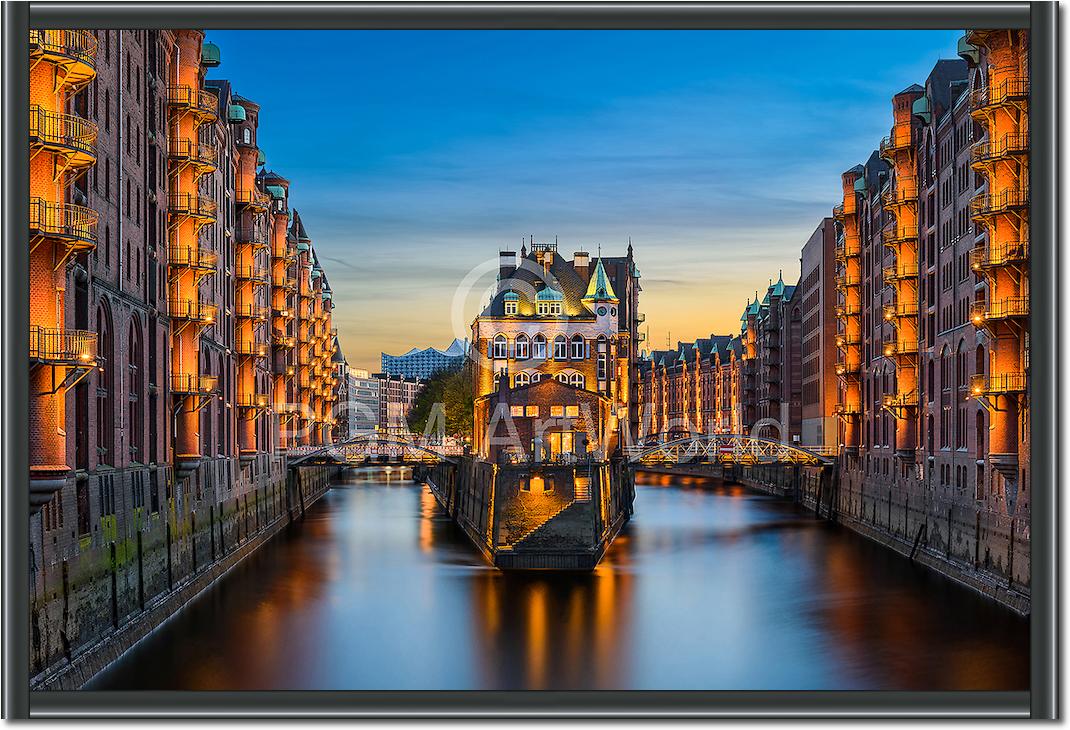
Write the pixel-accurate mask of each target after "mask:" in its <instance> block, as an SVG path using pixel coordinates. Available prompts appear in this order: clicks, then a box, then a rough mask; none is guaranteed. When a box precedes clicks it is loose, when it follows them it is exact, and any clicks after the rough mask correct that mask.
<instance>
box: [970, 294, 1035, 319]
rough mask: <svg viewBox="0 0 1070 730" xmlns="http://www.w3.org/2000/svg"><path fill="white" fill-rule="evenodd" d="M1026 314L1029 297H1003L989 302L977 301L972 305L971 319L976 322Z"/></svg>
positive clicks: (1025, 315)
mask: <svg viewBox="0 0 1070 730" xmlns="http://www.w3.org/2000/svg"><path fill="white" fill-rule="evenodd" d="M1028 316H1029V297H1004V298H1002V299H996V300H994V301H991V302H977V303H975V304H974V305H973V319H974V322H977V323H980V322H982V321H984V320H988V319H1007V318H1009V317H1028Z"/></svg>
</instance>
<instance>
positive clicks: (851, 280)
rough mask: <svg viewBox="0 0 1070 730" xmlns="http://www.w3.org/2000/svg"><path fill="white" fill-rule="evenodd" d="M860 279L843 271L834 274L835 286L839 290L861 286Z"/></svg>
mask: <svg viewBox="0 0 1070 730" xmlns="http://www.w3.org/2000/svg"><path fill="white" fill-rule="evenodd" d="M861 285H862V278H861V277H860V276H858V275H855V276H849V275H848V274H847V272H845V271H838V272H836V286H838V287H840V288H841V289H843V288H846V287H849V286H861Z"/></svg>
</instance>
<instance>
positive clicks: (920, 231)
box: [834, 31, 1029, 600]
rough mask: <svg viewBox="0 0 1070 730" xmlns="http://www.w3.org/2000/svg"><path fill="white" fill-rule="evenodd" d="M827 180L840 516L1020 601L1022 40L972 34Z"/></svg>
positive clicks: (1024, 454) (1023, 556)
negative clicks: (864, 154) (833, 194)
mask: <svg viewBox="0 0 1070 730" xmlns="http://www.w3.org/2000/svg"><path fill="white" fill-rule="evenodd" d="M959 54H960V56H962V60H951V61H940V62H938V63H937V64H936V66H935V67H934V68H933V70H932V72H931V73H930V75H929V77H928V78H927V79H926V81H925V84H924V86H921V85H913V86H911V87H909V88H907V89H905V90H904V91H903V92H901V93H900V94H897V95H896V96H895V97H894V98H893V104H892V106H893V127H892V132H891V135H890V136H889V137H887V138H886V139H885V140H884V141H883V142H882V143H881V147H880V151H879V153H874V155H873V156H872V157H871V158H870V159H869V160H868V161H867V163H866V164H865V165H862V166H856V167H854V168H851V170H848V171H847V172H846V173H844V175H843V190H844V199H843V203H842V205H840V206H837V208H836V210H835V211H834V213H835V217H836V219H837V221H838V240H837V258H838V259H839V261H840V267H839V270H838V274H837V284H838V288H839V290H840V295H839V300H838V302H837V304H838V308H837V312H838V315H839V317H838V319H839V328H840V335H839V337H838V345H839V349H840V354H839V360H838V367H837V371H838V372H839V373H840V388H839V392H840V396H839V402H838V405H837V409H838V411H839V414H840V416H841V420H842V424H843V425H842V430H841V438H842V444H843V448H842V457H841V459H842V461H841V486H840V489H841V495H840V500H841V508H842V509H843V510H844V511H845V512H846V513H847V516H848V517H850V518H851V519H853V520H855V521H857V522H858V523H859V524H861V525H862V527H863V529H867V530H872V531H873V532H874V533H875V534H877V535H878V536H879V537H880V538H881V539H883V540H886V541H891V542H896V541H898V542H903V543H906V542H912V541H914V540H915V539H916V538H917V539H920V540H922V541H923V544H924V545H925V546H926V547H927V548H928V549H929V550H931V551H933V552H934V553H939V554H940V556H941V558H943V560H944V561H945V563H946V564H947V565H950V566H951V568H950V570H951V571H952V572H953V573H965V574H969V575H971V576H974V578H971V579H976V580H982V581H998V582H999V583H1000V584H1001V585H1002V586H1003V587H1002V588H1000V590H1001V591H1003V592H1004V593H1006V594H1007V595H1010V596H1012V598H1010V599H1008V600H1015V599H1014V598H1013V596H1014V595H1019V596H1020V595H1023V594H1024V595H1026V596H1028V592H1029V498H1028V493H1029V479H1028V471H1027V468H1028V455H1029V440H1028V433H1029V431H1028V398H1027V395H1026V376H1027V372H1028V316H1029V311H1028V281H1029V271H1028V258H1027V251H1028V217H1027V212H1026V211H1027V206H1028V188H1027V180H1028V139H1027V130H1028V120H1027V104H1028V71H1027V69H1026V59H1027V57H1028V38H1027V35H1026V33H1025V32H1024V31H999V32H995V31H993V32H987V31H973V32H970V33H968V34H967V35H966V36H965V37H964V38H963V39H962V41H961V42H960V44H959Z"/></svg>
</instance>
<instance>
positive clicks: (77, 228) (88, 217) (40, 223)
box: [30, 198, 98, 246]
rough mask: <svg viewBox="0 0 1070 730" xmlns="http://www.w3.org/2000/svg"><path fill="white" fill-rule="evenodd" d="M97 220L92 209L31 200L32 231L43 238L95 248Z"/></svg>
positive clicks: (43, 200)
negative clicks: (84, 244)
mask: <svg viewBox="0 0 1070 730" xmlns="http://www.w3.org/2000/svg"><path fill="white" fill-rule="evenodd" d="M97 220H98V216H97V212H96V211H95V210H93V209H92V208H86V207H85V206H82V205H72V204H70V203H53V202H51V201H48V200H45V199H44V198H30V231H31V232H36V233H37V234H39V235H42V236H49V237H52V238H62V239H65V240H69V241H74V242H82V243H86V244H89V245H90V246H95V245H96V242H97Z"/></svg>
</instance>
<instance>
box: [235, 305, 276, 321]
mask: <svg viewBox="0 0 1070 730" xmlns="http://www.w3.org/2000/svg"><path fill="white" fill-rule="evenodd" d="M234 314H235V316H237V317H241V318H243V319H259V320H263V319H267V318H268V308H267V307H265V306H262V305H260V304H241V305H238V306H237V307H235V308H234Z"/></svg>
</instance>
